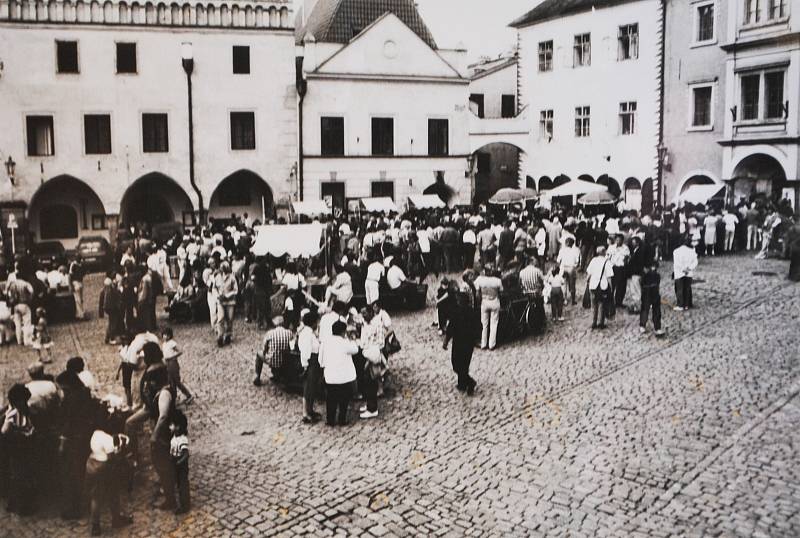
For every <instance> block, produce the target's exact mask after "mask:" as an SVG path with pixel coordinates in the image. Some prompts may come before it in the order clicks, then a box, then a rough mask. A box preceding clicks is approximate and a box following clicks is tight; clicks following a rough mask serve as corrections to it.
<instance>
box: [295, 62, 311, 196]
mask: <svg viewBox="0 0 800 538" xmlns="http://www.w3.org/2000/svg"><path fill="white" fill-rule="evenodd" d="M295 86H296V88H297V95H298V97H299V100H298V104H297V108H298V110H297V121H298V133H297V136H298V140H297V151H298V155H297V190H298V193H297V196H298V198H299V199H300V201H301V202H302V201H303V194H304V193H303V191H304V179H305V178H304V173H303V170H304V166H303V154H304V150H303V102H304V101H305V97H306V92H307V91H308V82H307V81H306V79H305V77H303V56H296V57H295Z"/></svg>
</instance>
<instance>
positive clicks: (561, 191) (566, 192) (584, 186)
mask: <svg viewBox="0 0 800 538" xmlns="http://www.w3.org/2000/svg"><path fill="white" fill-rule="evenodd" d="M607 190H608V187H606V186H605V185H598V184H597V183H592V182H590V181H583V180H582V179H573V180H572V181H570V182H569V183H564V184H563V185H561V186H559V187H556V188H555V189H551V190H549V191H544V192H542V196H546V197H548V198H555V197H557V196H580V195H582V194H589V193H590V192H604V191H607Z"/></svg>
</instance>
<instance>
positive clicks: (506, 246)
mask: <svg viewBox="0 0 800 538" xmlns="http://www.w3.org/2000/svg"><path fill="white" fill-rule="evenodd" d="M513 258H514V232H512V231H511V222H509V221H506V222H505V223H503V230H502V231H501V232H500V238H499V239H498V241H497V268H498V269H500V270H503V269H504V268H505V266H506V264H508V263H509V262H510V261H511V260H512V259H513Z"/></svg>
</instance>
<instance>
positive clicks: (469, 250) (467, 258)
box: [463, 243, 475, 269]
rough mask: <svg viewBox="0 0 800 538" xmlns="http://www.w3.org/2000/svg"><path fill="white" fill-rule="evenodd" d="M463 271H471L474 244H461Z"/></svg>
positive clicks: (473, 260) (473, 262)
mask: <svg viewBox="0 0 800 538" xmlns="http://www.w3.org/2000/svg"><path fill="white" fill-rule="evenodd" d="M463 258H464V269H472V266H473V265H474V264H475V244H474V243H463Z"/></svg>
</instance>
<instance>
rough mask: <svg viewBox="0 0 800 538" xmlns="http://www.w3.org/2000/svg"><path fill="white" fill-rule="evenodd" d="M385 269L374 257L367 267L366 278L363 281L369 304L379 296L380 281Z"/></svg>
mask: <svg viewBox="0 0 800 538" xmlns="http://www.w3.org/2000/svg"><path fill="white" fill-rule="evenodd" d="M385 271H386V269H385V268H384V266H383V264H382V263H381V262H380V261H378V260H377V259H374V260H373V262H372V263H370V264H369V267H367V279H366V281H365V282H364V291H365V292H366V295H367V304H368V305H371V304H372V303H374V302H375V301H377V300H378V297H379V296H380V281H381V278H382V277H383V275H384V274H385Z"/></svg>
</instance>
